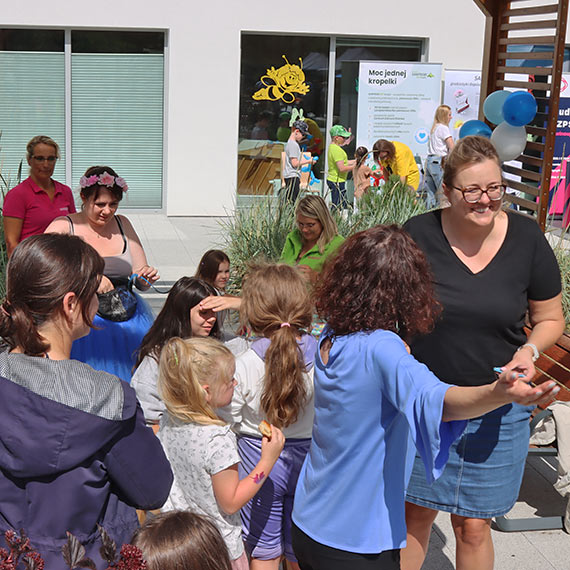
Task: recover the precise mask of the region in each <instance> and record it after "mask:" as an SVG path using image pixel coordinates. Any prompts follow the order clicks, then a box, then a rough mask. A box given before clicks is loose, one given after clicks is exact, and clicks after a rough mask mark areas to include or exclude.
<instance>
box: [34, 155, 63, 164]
mask: <svg viewBox="0 0 570 570" xmlns="http://www.w3.org/2000/svg"><path fill="white" fill-rule="evenodd" d="M32 158H33V159H34V160H35V161H36V162H49V163H52V162H55V161H56V160H57V156H32Z"/></svg>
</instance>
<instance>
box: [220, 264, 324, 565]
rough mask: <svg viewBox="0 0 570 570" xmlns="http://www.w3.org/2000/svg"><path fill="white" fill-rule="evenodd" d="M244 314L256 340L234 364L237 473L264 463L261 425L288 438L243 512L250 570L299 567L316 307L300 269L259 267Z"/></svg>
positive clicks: (250, 279)
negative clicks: (298, 489)
mask: <svg viewBox="0 0 570 570" xmlns="http://www.w3.org/2000/svg"><path fill="white" fill-rule="evenodd" d="M240 311H241V314H242V320H243V322H244V324H247V325H248V326H249V327H250V328H251V330H252V331H253V333H254V334H255V335H256V337H258V338H257V340H255V341H254V342H253V344H252V345H251V348H250V349H249V350H247V351H246V352H245V353H244V354H242V355H241V356H239V357H238V358H237V361H236V373H235V378H236V380H237V386H236V388H235V391H234V397H233V399H232V403H231V405H230V409H229V410H228V412H229V414H230V415H231V421H233V422H234V423H235V426H234V429H235V430H236V431H237V433H238V449H239V453H240V457H241V460H242V463H241V466H240V470H242V471H243V473H247V472H248V471H249V470H250V469H251V468H252V467H253V466H254V465H255V464H256V463H257V461H259V457H260V453H261V437H260V434H259V431H258V429H257V426H258V425H259V423H260V422H261V420H263V419H266V418H267V420H268V421H269V422H270V423H271V424H274V425H276V426H277V427H279V428H281V429H282V430H283V433H284V435H285V437H286V438H287V441H286V443H285V449H284V451H283V453H282V454H281V456H280V457H279V459H278V460H277V463H276V464H275V466H274V467H273V470H272V472H271V474H270V475H269V479H270V480H271V484H265V485H264V486H263V488H262V489H261V490H260V491H259V493H258V495H257V496H256V498H255V499H254V500H252V501H250V502H249V503H248V504H247V505H246V506H245V507H243V508H242V523H243V528H244V540H245V543H246V548H247V550H248V551H249V553H250V555H251V557H252V560H251V568H252V569H253V570H259V569H267V568H272V569H277V568H278V566H279V561H280V559H281V556H282V555H283V554H284V555H285V558H286V559H287V560H288V561H289V564H290V566H291V567H292V568H298V566H297V564H296V562H297V561H296V558H295V556H294V553H293V549H292V546H291V533H290V530H291V510H292V508H293V496H294V489H295V485H296V482H297V477H298V475H299V470H300V468H301V464H302V463H303V460H304V458H305V454H306V453H307V450H308V448H309V443H310V437H311V429H312V425H313V361H314V357H315V350H316V340H315V339H314V338H313V337H312V336H311V335H309V334H307V333H306V332H305V331H306V330H307V328H308V327H309V326H310V324H311V317H312V304H311V301H310V298H309V294H308V292H307V287H306V285H305V282H304V280H303V278H302V277H301V275H300V273H299V272H298V271H297V270H296V269H295V268H293V267H290V266H288V265H285V264H279V265H260V266H257V267H254V268H252V269H251V270H250V271H249V272H248V273H247V275H246V278H245V282H244V287H243V300H242V305H241V309H240ZM228 419H229V418H228ZM242 466H243V467H242Z"/></svg>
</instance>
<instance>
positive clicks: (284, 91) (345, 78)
mask: <svg viewBox="0 0 570 570" xmlns="http://www.w3.org/2000/svg"><path fill="white" fill-rule="evenodd" d="M331 46H333V47H332V49H333V50H334V52H335V53H334V61H335V70H334V84H332V85H331V84H329V76H330V74H329V61H330V59H331ZM334 46H336V48H335V47H334ZM423 48H424V40H422V39H399V38H348V37H347V38H344V37H339V38H331V37H328V36H295V35H280V36H278V35H271V36H268V35H261V34H246V33H244V34H242V37H241V80H240V116H239V143H238V144H239V146H238V183H237V190H238V194H242V195H243V194H268V193H273V192H274V191H275V190H276V189H277V188H279V186H280V171H281V152H282V151H283V145H284V143H285V142H286V141H287V138H288V137H289V133H290V128H289V119H290V117H291V113H294V112H295V111H299V110H300V109H302V110H303V114H304V118H305V119H307V122H308V123H309V132H310V134H311V135H312V136H313V138H312V139H311V140H310V141H309V142H308V143H307V146H309V147H310V148H308V149H307V150H310V151H311V152H312V154H313V155H315V154H316V155H318V156H319V157H320V158H321V159H320V160H319V161H318V162H317V163H316V165H315V166H314V167H313V173H314V174H315V176H316V177H317V178H320V179H323V178H324V168H325V155H326V144H327V120H329V123H330V125H332V124H335V123H340V124H342V125H344V126H345V127H349V126H350V127H352V130H353V132H354V133H355V134H356V119H357V101H358V71H359V63H360V61H361V60H380V61H421V59H422V53H423ZM286 74H290V77H289V78H288V77H287V76H286ZM280 82H281V83H280ZM301 84H302V85H301ZM331 90H333V93H332V94H331V93H330V91H331ZM329 100H332V101H334V102H333V108H332V109H328V108H327V103H328V101H329ZM317 140H318V145H315V144H314V142H316V141H317ZM354 144H355V143H354V142H353V143H351V146H349V147H347V150H348V154H349V155H350V154H351V153H353V152H354Z"/></svg>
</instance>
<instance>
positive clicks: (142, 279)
mask: <svg viewBox="0 0 570 570" xmlns="http://www.w3.org/2000/svg"><path fill="white" fill-rule="evenodd" d="M136 279H140V280H141V281H144V282H145V283H148V284H149V285H150V286H151V287H152V288H153V289H154V290H155V291H156V292H157V293H160V294H161V295H168V293H170V289H168V291H161V290H160V289H158V288H157V287H155V286H154V285H153V284H152V283H151V282H150V281H149V280H148V279H146V278H145V277H141V276H140V275H137V274H136V273H133V274H132V275H131V276H130V277H129V284H128V289H129V291H132V290H133V285H134V284H135V280H136Z"/></svg>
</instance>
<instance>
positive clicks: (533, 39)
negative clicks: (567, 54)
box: [499, 36, 556, 46]
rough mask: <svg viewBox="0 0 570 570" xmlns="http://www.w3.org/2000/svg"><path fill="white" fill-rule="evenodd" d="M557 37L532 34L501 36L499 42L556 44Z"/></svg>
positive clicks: (531, 44)
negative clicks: (513, 36)
mask: <svg viewBox="0 0 570 570" xmlns="http://www.w3.org/2000/svg"><path fill="white" fill-rule="evenodd" d="M555 40H556V38H555V37H554V36H530V37H524V38H521V37H518V36H517V37H516V38H501V39H500V40H499V43H500V44H501V45H516V44H522V45H529V46H533V45H554V41H555Z"/></svg>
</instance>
